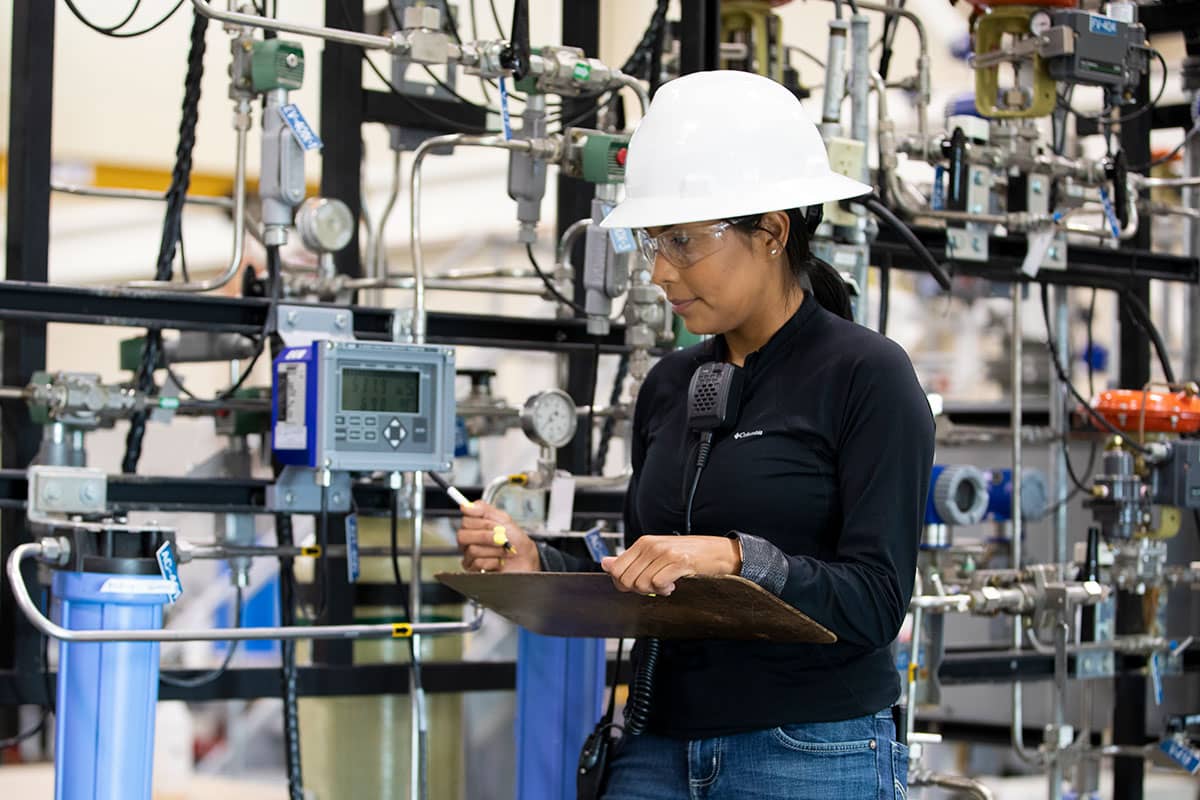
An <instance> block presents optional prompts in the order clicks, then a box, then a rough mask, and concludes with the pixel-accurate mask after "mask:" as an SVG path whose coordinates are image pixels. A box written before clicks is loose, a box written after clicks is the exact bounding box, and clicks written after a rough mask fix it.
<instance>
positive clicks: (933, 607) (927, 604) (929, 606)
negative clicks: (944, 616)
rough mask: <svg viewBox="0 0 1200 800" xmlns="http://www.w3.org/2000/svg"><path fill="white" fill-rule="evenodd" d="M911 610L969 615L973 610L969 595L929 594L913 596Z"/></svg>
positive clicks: (909, 605)
mask: <svg viewBox="0 0 1200 800" xmlns="http://www.w3.org/2000/svg"><path fill="white" fill-rule="evenodd" d="M908 607H909V608H913V609H917V608H920V609H926V610H929V611H933V612H948V611H949V612H958V613H963V614H965V613H967V612H969V611H970V610H971V595H969V594H945V595H938V594H927V595H913V598H912V600H910V601H909V603H908Z"/></svg>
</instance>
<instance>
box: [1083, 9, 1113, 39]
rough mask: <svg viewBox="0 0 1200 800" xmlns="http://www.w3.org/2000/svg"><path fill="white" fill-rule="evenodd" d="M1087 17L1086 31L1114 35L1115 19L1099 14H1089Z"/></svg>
mask: <svg viewBox="0 0 1200 800" xmlns="http://www.w3.org/2000/svg"><path fill="white" fill-rule="evenodd" d="M1089 16H1090V19H1088V31H1089V32H1091V33H1098V34H1100V35H1101V36H1116V35H1117V21H1116V20H1115V19H1113V18H1112V17H1102V16H1100V15H1099V14H1091V15H1089Z"/></svg>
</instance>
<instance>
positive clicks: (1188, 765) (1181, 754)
mask: <svg viewBox="0 0 1200 800" xmlns="http://www.w3.org/2000/svg"><path fill="white" fill-rule="evenodd" d="M1158 748H1159V749H1160V750H1162V751H1163V752H1164V753H1166V754H1167V757H1168V758H1170V759H1171V760H1172V761H1174V762H1175V763H1176V764H1178V765H1179V766H1181V767H1183V768H1184V769H1185V770H1187V771H1188V772H1189V773H1191V774H1192V775H1195V774H1196V773H1197V772H1200V753H1197V752H1196V751H1195V750H1193V749H1192V748H1190V747H1188V746H1187V743H1186V742H1183V741H1181V740H1180V739H1179V738H1177V737H1171V738H1170V739H1164V740H1163V741H1162V742H1160V743H1159V745H1158Z"/></svg>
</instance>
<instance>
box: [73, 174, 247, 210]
mask: <svg viewBox="0 0 1200 800" xmlns="http://www.w3.org/2000/svg"><path fill="white" fill-rule="evenodd" d="M50 191H52V192H59V193H61V194H75V195H80V196H81V197H104V198H108V199H111V200H154V201H157V202H165V201H166V199H167V198H166V195H165V194H163V193H162V192H152V191H150V190H149V189H100V188H96V187H93V186H77V185H75V184H70V183H58V182H56V181H50ZM183 202H184V203H187V204H188V205H193V206H213V207H215V208H232V207H233V200H232V199H230V198H228V197H213V196H211V195H203V194H189V195H187V196H186V197H184V198H183Z"/></svg>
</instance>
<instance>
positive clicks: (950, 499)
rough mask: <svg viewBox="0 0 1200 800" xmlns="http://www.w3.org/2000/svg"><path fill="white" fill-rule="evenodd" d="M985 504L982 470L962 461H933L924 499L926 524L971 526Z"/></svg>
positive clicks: (985, 509)
mask: <svg viewBox="0 0 1200 800" xmlns="http://www.w3.org/2000/svg"><path fill="white" fill-rule="evenodd" d="M987 507H988V485H987V479H986V478H985V477H984V474H983V472H981V471H980V470H978V469H976V468H975V467H970V466H966V465H962V464H952V465H946V464H935V465H934V467H933V472H932V474H931V477H930V481H929V496H928V498H926V501H925V524H926V525H975V524H976V523H979V522H982V521H983V517H984V515H985V514H986V513H987Z"/></svg>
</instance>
